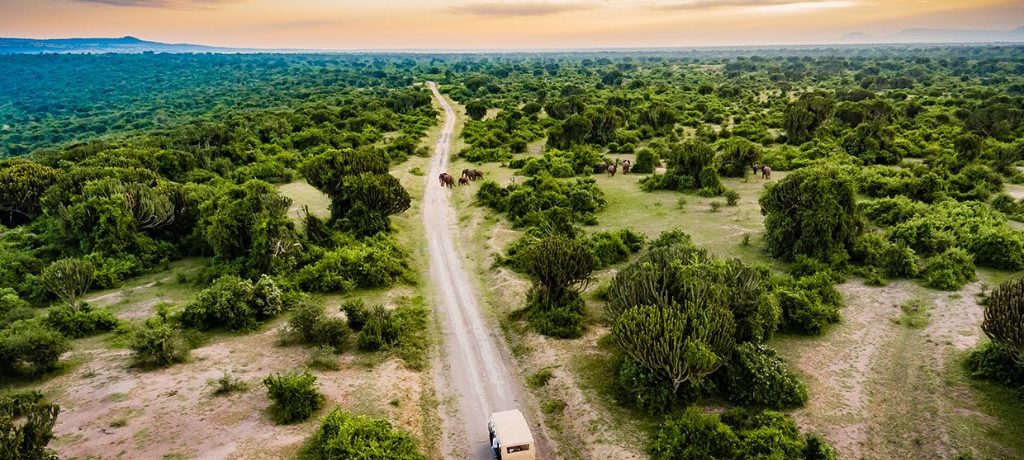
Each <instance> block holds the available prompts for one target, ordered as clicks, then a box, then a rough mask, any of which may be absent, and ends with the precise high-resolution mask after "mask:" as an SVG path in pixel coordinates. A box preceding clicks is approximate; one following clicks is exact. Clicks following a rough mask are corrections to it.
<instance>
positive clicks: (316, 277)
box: [295, 233, 409, 292]
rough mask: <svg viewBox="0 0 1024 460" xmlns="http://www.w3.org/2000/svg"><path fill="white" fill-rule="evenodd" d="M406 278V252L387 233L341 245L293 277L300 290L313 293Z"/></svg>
mask: <svg viewBox="0 0 1024 460" xmlns="http://www.w3.org/2000/svg"><path fill="white" fill-rule="evenodd" d="M408 275H409V266H408V262H407V260H406V253H405V251H404V250H403V249H402V248H401V247H400V246H399V245H398V243H397V242H396V241H395V240H394V239H393V238H391V237H390V236H388V235H386V234H383V233H381V234H377V235H375V236H373V237H371V238H366V239H362V240H358V241H356V240H348V239H346V241H343V242H341V245H340V247H338V248H337V249H333V250H331V251H329V252H327V253H325V254H323V256H322V257H320V258H319V260H317V261H315V262H313V263H311V264H309V265H306V266H305V267H302V268H301V269H300V270H299V271H298V272H297V273H296V274H295V281H296V282H297V283H298V284H299V286H300V287H302V288H303V289H305V290H307V291H313V292H348V291H351V290H353V289H355V288H376V287H387V286H392V285H394V284H395V283H397V282H398V281H400V280H402V279H405V278H406V277H408Z"/></svg>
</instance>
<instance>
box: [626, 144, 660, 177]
mask: <svg viewBox="0 0 1024 460" xmlns="http://www.w3.org/2000/svg"><path fill="white" fill-rule="evenodd" d="M659 161H660V159H659V158H658V156H657V154H656V153H654V151H653V150H651V149H649V148H646V147H645V148H642V149H640V151H639V152H636V164H634V165H633V169H632V170H631V171H632V172H634V173H638V174H650V173H653V172H654V168H655V167H656V166H657V164H658V162H659Z"/></svg>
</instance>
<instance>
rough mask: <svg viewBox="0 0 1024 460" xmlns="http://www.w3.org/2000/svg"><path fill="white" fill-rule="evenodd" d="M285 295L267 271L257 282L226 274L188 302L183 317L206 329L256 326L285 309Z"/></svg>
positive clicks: (188, 323) (185, 323) (238, 328)
mask: <svg viewBox="0 0 1024 460" xmlns="http://www.w3.org/2000/svg"><path fill="white" fill-rule="evenodd" d="M284 297H285V296H284V294H283V293H282V292H281V290H280V288H278V287H277V284H276V283H274V281H273V279H271V278H270V277H268V276H266V275H264V276H262V277H260V279H259V281H257V282H256V284H255V285H254V284H253V283H252V282H251V281H249V280H243V279H241V278H239V277H237V276H233V275H228V276H222V277H220V278H218V279H217V281H215V282H214V283H213V285H212V286H210V287H209V288H207V289H204V290H203V291H202V292H200V293H199V296H198V297H197V298H196V300H194V301H192V302H191V303H189V304H188V305H186V306H185V310H184V311H183V312H182V313H181V316H180V319H181V322H182V324H184V325H185V326H187V327H194V328H197V329H202V330H210V329H220V328H223V329H230V330H247V329H254V328H255V327H256V326H257V324H259V322H261V321H265V320H268V319H270V318H272V317H274V316H276V315H277V314H278V313H279V312H281V311H282V310H284V309H285V299H284Z"/></svg>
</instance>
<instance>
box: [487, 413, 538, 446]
mask: <svg viewBox="0 0 1024 460" xmlns="http://www.w3.org/2000/svg"><path fill="white" fill-rule="evenodd" d="M491 422H492V423H493V424H494V434H495V435H497V436H498V440H499V441H501V445H502V447H507V446H517V445H521V444H530V445H531V446H532V445H533V435H532V434H530V425H528V424H527V423H526V417H523V413H522V412H520V411H519V409H513V410H507V411H503V412H495V413H493V414H491Z"/></svg>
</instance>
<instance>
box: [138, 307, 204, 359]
mask: <svg viewBox="0 0 1024 460" xmlns="http://www.w3.org/2000/svg"><path fill="white" fill-rule="evenodd" d="M130 347H131V349H132V351H133V352H134V354H133V356H132V359H133V361H134V363H135V365H136V366H140V367H147V368H156V367H166V366H170V365H171V364H175V363H180V362H184V361H185V360H186V359H188V353H189V348H190V343H189V342H188V340H186V338H185V336H184V334H183V333H182V331H181V330H180V329H178V328H177V327H175V326H174V324H173V323H171V322H170V321H168V320H167V319H166V318H165V317H163V316H155V317H153V318H150V319H148V320H146V323H145V324H144V325H143V326H142V327H140V328H138V329H136V330H135V331H134V333H133V334H132V338H131V343H130Z"/></svg>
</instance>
